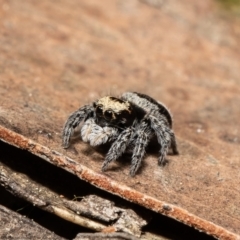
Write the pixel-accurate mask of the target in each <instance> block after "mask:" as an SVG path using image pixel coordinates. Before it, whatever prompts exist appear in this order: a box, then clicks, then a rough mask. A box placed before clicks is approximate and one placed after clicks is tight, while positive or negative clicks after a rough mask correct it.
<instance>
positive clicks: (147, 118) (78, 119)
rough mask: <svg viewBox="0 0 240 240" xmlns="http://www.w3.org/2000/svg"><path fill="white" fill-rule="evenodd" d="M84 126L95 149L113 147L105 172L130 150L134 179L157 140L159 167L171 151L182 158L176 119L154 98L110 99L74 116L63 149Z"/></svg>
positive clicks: (65, 131)
mask: <svg viewBox="0 0 240 240" xmlns="http://www.w3.org/2000/svg"><path fill="white" fill-rule="evenodd" d="M78 126H80V131H81V137H82V140H83V141H84V142H88V143H89V144H90V145H91V146H100V145H102V144H105V143H110V144H111V146H110V149H109V151H108V153H107V155H106V157H105V161H104V162H103V165H102V171H105V170H106V169H107V166H108V164H109V163H110V162H112V161H114V160H116V159H118V158H119V157H120V156H121V155H122V154H123V153H124V152H126V151H128V150H129V149H130V150H131V151H132V163H131V170H130V175H131V176H134V175H135V174H136V172H137V170H138V169H139V167H140V165H141V162H142V160H143V157H144V154H145V150H146V147H147V146H148V144H149V142H150V141H151V140H152V139H153V138H154V137H157V141H158V143H159V145H160V156H159V160H158V162H159V164H161V163H163V161H164V158H165V156H166V154H167V152H168V149H169V147H170V148H172V152H173V154H178V150H177V144H176V139H175V135H174V132H173V130H172V117H171V115H170V113H169V111H168V110H167V108H166V107H165V106H164V105H163V104H161V103H159V102H157V101H155V100H154V99H153V98H151V97H149V96H147V95H145V94H140V93H136V92H126V93H124V94H123V95H122V96H121V97H120V98H115V97H111V96H106V97H103V98H100V99H98V100H97V101H95V102H93V103H92V104H89V105H85V106H83V107H81V108H80V109H78V110H77V111H76V112H74V113H72V114H71V115H70V116H69V118H68V120H67V121H66V123H65V126H64V129H63V147H64V148H67V147H68V146H69V143H70V138H71V136H72V135H73V132H74V129H75V128H76V127H78Z"/></svg>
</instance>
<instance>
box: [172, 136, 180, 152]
mask: <svg viewBox="0 0 240 240" xmlns="http://www.w3.org/2000/svg"><path fill="white" fill-rule="evenodd" d="M171 148H172V151H173V154H174V155H177V154H179V152H178V148H177V142H176V138H175V135H174V134H173V133H172V139H171Z"/></svg>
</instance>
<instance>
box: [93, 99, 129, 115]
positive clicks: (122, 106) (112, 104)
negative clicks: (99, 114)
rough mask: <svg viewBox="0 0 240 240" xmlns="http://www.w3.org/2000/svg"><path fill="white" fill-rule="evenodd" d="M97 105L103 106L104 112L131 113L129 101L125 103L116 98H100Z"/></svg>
mask: <svg viewBox="0 0 240 240" xmlns="http://www.w3.org/2000/svg"><path fill="white" fill-rule="evenodd" d="M96 105H98V106H101V107H102V108H103V112H104V111H106V110H109V109H111V110H112V111H113V112H116V113H118V112H121V111H124V110H126V111H128V112H130V107H131V105H130V103H129V102H128V101H123V100H121V99H118V98H115V97H110V96H107V97H103V98H100V99H99V100H98V101H97V102H96Z"/></svg>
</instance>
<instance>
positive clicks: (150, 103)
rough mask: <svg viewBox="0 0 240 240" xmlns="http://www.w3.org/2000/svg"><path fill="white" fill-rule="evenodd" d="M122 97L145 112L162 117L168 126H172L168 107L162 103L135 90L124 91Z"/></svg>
mask: <svg viewBox="0 0 240 240" xmlns="http://www.w3.org/2000/svg"><path fill="white" fill-rule="evenodd" d="M122 99H124V100H126V101H129V102H131V103H133V104H134V105H136V106H138V107H140V108H142V109H143V110H144V111H145V112H146V113H151V114H152V115H156V117H158V116H161V117H164V118H165V119H166V120H167V123H168V124H169V127H170V128H171V127H172V117H171V114H170V112H169V111H168V109H167V108H166V107H165V106H164V105H163V104H162V103H159V102H157V101H156V100H154V99H153V98H151V97H149V96H148V95H145V94H142V93H137V92H126V93H124V94H123V95H122Z"/></svg>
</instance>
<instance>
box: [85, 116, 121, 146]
mask: <svg viewBox="0 0 240 240" xmlns="http://www.w3.org/2000/svg"><path fill="white" fill-rule="evenodd" d="M81 136H82V140H83V141H84V142H89V143H90V145H91V146H93V147H95V146H99V145H102V144H104V143H106V142H110V141H113V140H115V139H116V138H117V136H118V130H117V129H116V128H113V127H101V126H99V125H97V124H96V122H95V120H94V119H93V118H89V119H88V120H87V121H86V122H85V123H84V124H83V126H82V129H81Z"/></svg>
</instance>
